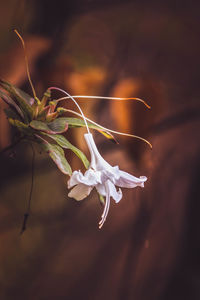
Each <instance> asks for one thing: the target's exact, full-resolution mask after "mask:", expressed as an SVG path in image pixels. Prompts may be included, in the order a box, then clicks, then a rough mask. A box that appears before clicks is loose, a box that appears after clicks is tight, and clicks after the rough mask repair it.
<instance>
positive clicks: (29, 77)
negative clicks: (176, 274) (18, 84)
mask: <svg viewBox="0 0 200 300" xmlns="http://www.w3.org/2000/svg"><path fill="white" fill-rule="evenodd" d="M14 32H15V33H16V34H17V36H18V37H19V39H20V41H21V43H22V46H23V49H24V58H25V64H26V73H27V76H28V81H29V83H30V86H31V89H32V92H33V96H34V98H35V99H37V96H36V92H35V89H34V86H33V83H32V80H31V75H30V71H29V65H28V57H27V52H26V46H25V42H24V40H23V38H22V36H21V35H20V34H19V32H18V31H17V30H16V29H14Z"/></svg>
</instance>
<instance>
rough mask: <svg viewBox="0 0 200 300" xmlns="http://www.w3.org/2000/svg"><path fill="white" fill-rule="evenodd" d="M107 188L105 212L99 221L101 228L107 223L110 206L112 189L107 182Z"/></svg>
mask: <svg viewBox="0 0 200 300" xmlns="http://www.w3.org/2000/svg"><path fill="white" fill-rule="evenodd" d="M105 188H106V204H105V207H104V211H103V214H102V216H101V221H100V222H99V229H101V228H102V226H103V224H104V223H105V221H106V218H107V215H108V212H109V208H110V191H109V187H108V185H107V182H106V183H105Z"/></svg>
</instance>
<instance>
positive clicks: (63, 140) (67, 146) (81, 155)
mask: <svg viewBox="0 0 200 300" xmlns="http://www.w3.org/2000/svg"><path fill="white" fill-rule="evenodd" d="M44 134H45V135H47V136H48V137H50V138H51V139H53V140H54V141H56V142H57V144H58V145H60V146H61V147H62V148H64V149H70V150H71V151H72V152H74V154H76V155H77V156H78V157H79V158H80V160H81V161H82V162H83V164H84V166H85V168H86V169H88V168H89V165H90V163H89V161H88V159H87V157H86V156H85V154H84V153H83V152H82V151H81V150H79V149H78V148H76V147H75V146H74V145H72V144H71V143H70V142H69V141H68V140H67V139H66V138H65V137H64V136H63V135H59V134H54V135H51V134H46V133H44Z"/></svg>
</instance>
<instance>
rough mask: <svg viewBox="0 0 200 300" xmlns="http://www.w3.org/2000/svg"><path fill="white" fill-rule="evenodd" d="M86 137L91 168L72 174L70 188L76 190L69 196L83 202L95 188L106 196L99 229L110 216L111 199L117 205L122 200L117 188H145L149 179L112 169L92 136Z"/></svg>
mask: <svg viewBox="0 0 200 300" xmlns="http://www.w3.org/2000/svg"><path fill="white" fill-rule="evenodd" d="M84 137H85V140H86V143H87V145H88V148H89V150H90V155H91V163H90V167H89V169H88V170H87V171H86V172H85V174H84V175H83V174H82V173H81V171H74V172H73V173H72V175H71V177H70V179H69V181H68V188H72V187H74V188H73V189H72V190H71V191H70V193H69V195H68V196H69V197H72V198H75V199H76V200H82V199H84V198H85V197H87V196H88V195H89V194H90V192H91V190H92V189H93V188H94V187H95V188H96V189H97V191H98V193H99V194H100V195H102V196H105V197H106V203H105V207H104V211H103V214H102V217H101V221H100V222H99V228H101V227H102V226H103V224H104V222H105V220H106V217H107V215H108V211H109V207H110V197H112V198H113V199H114V200H115V202H116V203H118V202H119V201H120V200H121V198H122V191H121V189H119V190H117V189H116V187H115V186H118V187H125V188H134V187H136V186H141V187H144V182H145V181H146V180H147V177H145V176H140V178H137V177H135V176H132V175H130V174H129V173H126V172H124V171H121V170H119V167H118V166H115V167H112V166H111V165H110V164H109V163H107V162H106V161H105V160H104V159H103V157H102V156H101V155H100V153H99V151H98V150H97V147H96V144H95V142H94V139H93V136H92V134H91V133H86V134H84Z"/></svg>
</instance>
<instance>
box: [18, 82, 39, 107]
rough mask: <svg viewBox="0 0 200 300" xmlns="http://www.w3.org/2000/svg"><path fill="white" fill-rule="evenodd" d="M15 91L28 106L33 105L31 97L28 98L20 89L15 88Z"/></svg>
mask: <svg viewBox="0 0 200 300" xmlns="http://www.w3.org/2000/svg"><path fill="white" fill-rule="evenodd" d="M15 90H16V91H17V92H18V94H19V95H20V96H21V97H22V98H23V99H24V100H26V102H27V103H28V104H29V105H31V106H32V105H33V104H34V102H35V100H34V98H33V96H30V95H29V94H27V93H26V92H24V91H22V90H21V89H19V88H17V87H16V86H15Z"/></svg>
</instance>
